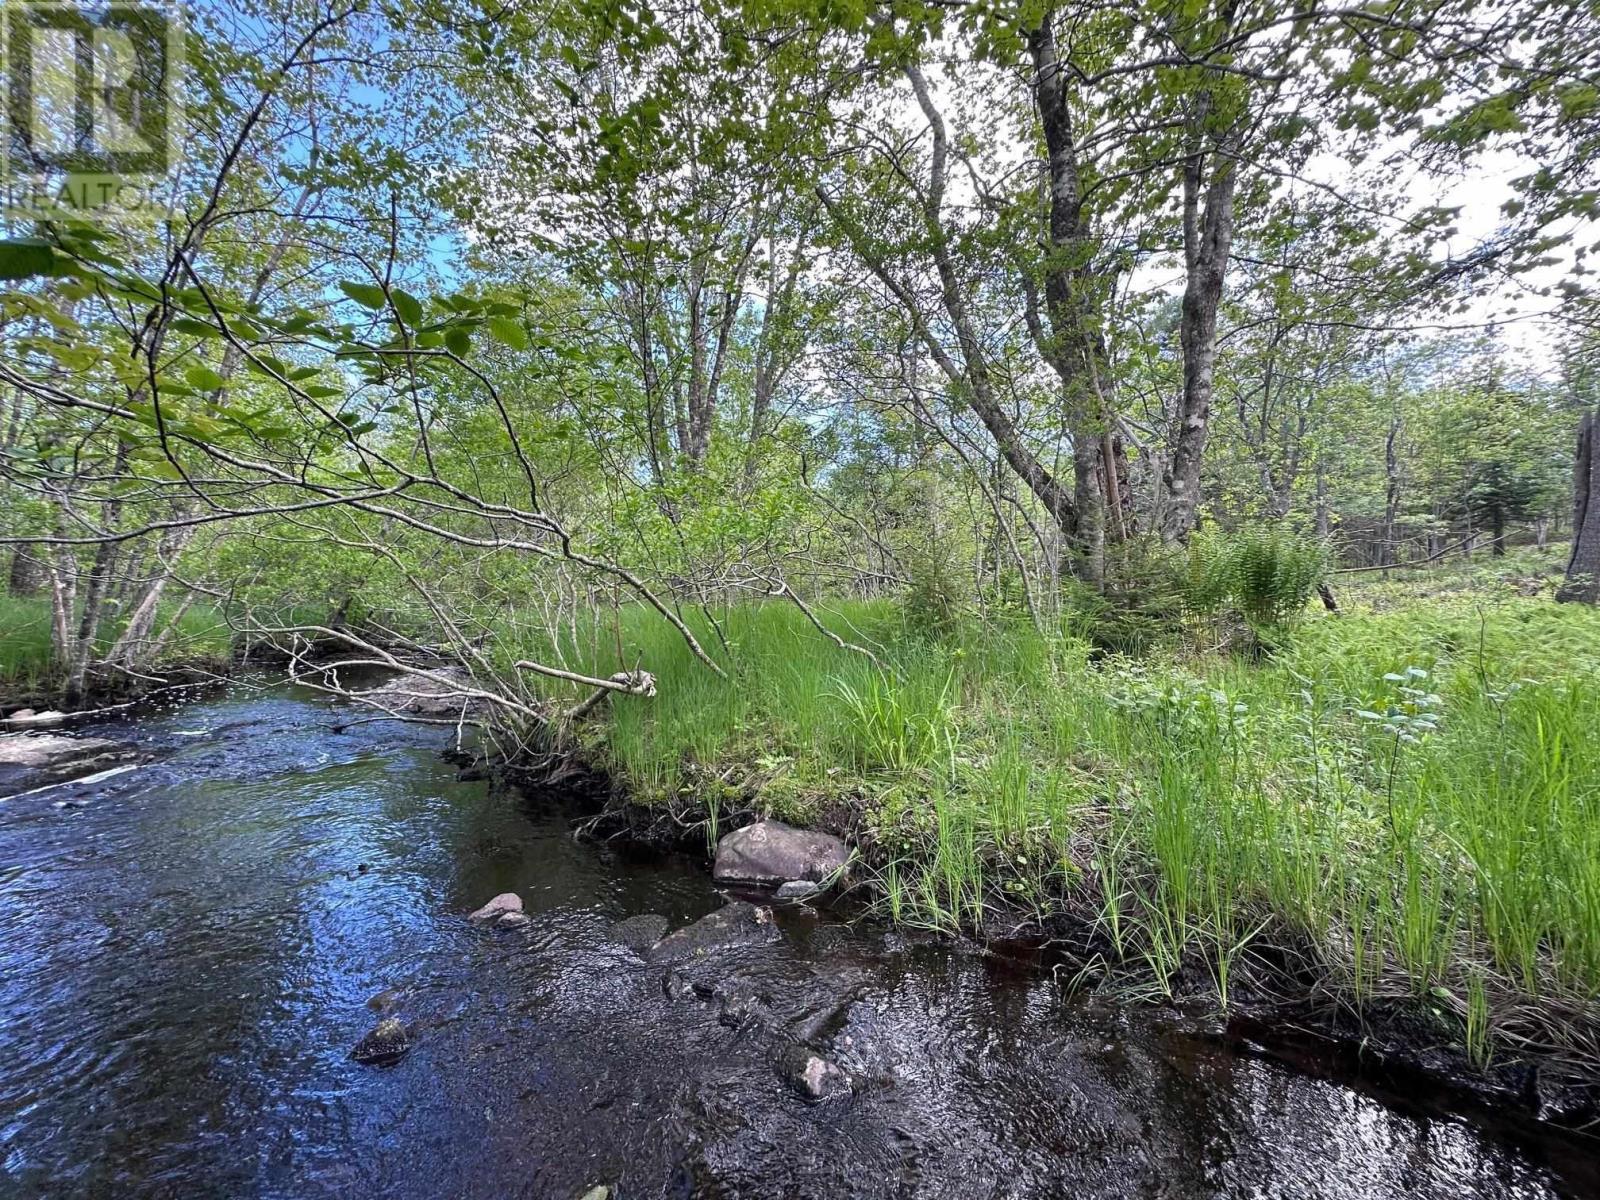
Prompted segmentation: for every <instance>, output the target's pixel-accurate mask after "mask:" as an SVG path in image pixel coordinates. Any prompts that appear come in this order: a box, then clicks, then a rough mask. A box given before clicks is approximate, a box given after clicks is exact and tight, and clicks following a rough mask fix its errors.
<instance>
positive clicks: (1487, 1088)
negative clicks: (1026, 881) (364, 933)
mask: <svg viewBox="0 0 1600 1200" xmlns="http://www.w3.org/2000/svg"><path fill="white" fill-rule="evenodd" d="M570 771H571V774H570V777H571V778H574V779H577V780H581V781H582V784H583V787H584V789H585V792H586V794H587V795H589V796H598V795H607V796H608V797H609V799H608V801H607V803H606V807H605V809H604V810H603V811H602V812H601V813H600V814H599V815H597V816H596V817H594V818H593V819H591V820H590V821H589V822H587V823H586V824H585V825H584V827H583V828H584V832H585V835H586V836H591V837H594V838H596V839H598V840H601V841H604V842H607V843H609V844H613V845H615V844H624V845H632V846H636V847H639V848H643V849H646V850H651V851H661V850H668V851H671V852H674V853H679V854H686V855H689V856H691V857H693V858H695V859H696V860H697V861H700V862H703V863H704V864H705V869H706V870H707V871H709V872H713V873H714V872H715V864H716V861H717V859H718V855H717V853H716V848H715V847H713V846H712V845H711V843H710V838H709V834H710V831H711V830H712V828H713V824H712V815H711V814H710V812H708V811H707V810H705V809H703V808H701V807H698V806H697V805H695V804H694V803H693V801H692V800H688V799H685V800H681V801H679V802H678V803H677V804H675V805H672V806H668V807H665V808H663V807H661V806H651V805H642V804H638V803H636V802H633V801H631V800H629V799H628V798H627V797H626V796H625V795H624V794H621V793H620V792H619V791H618V790H617V789H616V788H615V787H613V786H612V785H610V784H608V783H607V782H606V780H605V779H604V777H603V776H602V775H601V774H600V773H599V772H598V770H597V769H596V768H595V767H594V766H593V765H592V764H582V765H581V766H574V767H572V768H571V769H570ZM512 774H513V775H515V771H514V770H513V772H512ZM763 819H764V814H762V813H761V812H760V811H759V810H758V809H756V808H754V807H746V808H742V809H734V810H733V811H729V809H728V808H727V807H725V806H724V807H721V808H720V809H719V811H718V813H717V814H716V821H715V826H714V828H715V829H716V831H717V834H718V837H719V841H721V842H722V843H723V844H725V843H726V841H727V839H728V837H729V835H730V834H731V833H733V832H734V831H737V830H740V829H743V828H746V827H749V826H750V825H752V824H754V823H757V822H760V821H762V820H763ZM818 825H819V829H820V831H821V832H822V833H824V834H828V835H832V836H836V837H839V838H841V839H844V840H845V841H846V842H847V843H849V844H850V846H851V847H852V850H853V852H854V859H853V862H852V866H851V869H850V872H849V873H848V875H847V876H846V877H844V878H842V879H840V880H839V881H838V882H837V885H836V886H832V887H830V888H829V889H828V891H827V893H826V894H824V895H817V896H813V897H810V898H809V899H808V901H807V902H808V903H810V904H815V905H819V906H822V907H824V908H826V909H827V910H828V911H830V912H832V913H835V914H837V915H839V916H840V917H843V918H845V919H852V920H856V919H866V920H871V921H880V922H886V921H887V913H886V889H885V886H884V871H885V869H886V867H887V864H888V862H889V861H890V860H891V857H892V856H891V855H889V854H888V853H887V852H886V851H885V850H884V848H882V847H881V846H878V845H877V844H875V842H874V840H873V838H872V836H871V833H870V822H869V821H868V820H867V817H866V812H865V810H864V809H863V808H861V807H858V806H850V805H836V806H835V807H834V808H833V809H832V810H831V811H829V812H828V813H827V814H826V815H825V816H824V818H823V820H822V821H820V822H819V823H818ZM769 882H770V883H772V884H775V882H776V881H775V880H774V881H769ZM734 886H735V888H736V889H737V890H738V894H740V895H746V896H753V897H755V898H758V899H761V898H771V897H772V896H773V895H774V888H773V887H771V886H768V887H763V886H761V885H760V884H752V883H751V882H749V881H735V882H734ZM1055 903H1056V904H1057V905H1058V909H1057V911H1056V912H1055V913H1054V914H1053V915H1052V916H1051V917H1050V918H1048V919H1047V920H1045V921H1043V922H1041V921H1039V920H1038V918H1037V916H1036V913H1035V912H1033V911H1030V910H1024V909H1017V908H1011V907H1007V906H1005V905H1004V904H1003V903H997V904H994V905H992V906H991V907H989V908H988V909H986V911H985V916H984V923H983V925H982V927H975V926H967V927H965V928H963V929H962V930H961V931H959V932H949V933H946V934H942V935H938V934H936V935H934V936H942V937H945V938H946V940H948V941H950V942H951V944H952V945H966V946H970V947H971V948H972V949H973V952H976V953H981V954H984V955H987V956H992V957H996V958H999V959H1003V960H1005V961H1007V962H1009V963H1011V964H1013V965H1014V966H1016V967H1017V968H1018V969H1025V970H1032V971H1036V972H1038V973H1040V974H1041V975H1046V976H1049V977H1050V978H1053V979H1067V980H1072V981H1073V984H1074V987H1076V988H1077V989H1078V990H1080V991H1081V992H1083V993H1084V994H1086V995H1089V994H1095V995H1099V996H1100V997H1101V998H1103V999H1104V1000H1106V1001H1107V1002H1110V1003H1117V1004H1130V1005H1134V1006H1137V1007H1141V1008H1144V1009H1146V1010H1148V1011H1149V1012H1150V1013H1151V1015H1152V1017H1153V1018H1154V1019H1157V1020H1162V1021H1167V1022H1170V1023H1171V1024H1172V1026H1173V1027H1174V1028H1182V1029H1184V1030H1185V1031H1186V1032H1187V1033H1188V1034H1189V1035H1191V1036H1195V1037H1201V1038H1207V1039H1211V1040H1213V1041H1215V1042H1216V1043H1217V1044H1218V1045H1221V1046H1227V1047H1230V1048H1232V1049H1234V1050H1236V1051H1241V1052H1248V1053H1255V1054H1261V1055H1264V1056H1268V1057H1275V1058H1281V1059H1282V1061H1284V1062H1288V1063H1293V1064H1295V1065H1297V1066H1299V1067H1300V1068H1302V1069H1311V1070H1318V1071H1323V1072H1328V1073H1331V1074H1335V1075H1341V1074H1347V1073H1355V1074H1358V1075H1363V1076H1370V1078H1371V1079H1372V1080H1373V1081H1374V1082H1375V1083H1378V1084H1381V1085H1383V1086H1393V1087H1396V1088H1404V1089H1409V1090H1413V1091H1417V1092H1419V1093H1426V1094H1430V1095H1434V1096H1446V1097H1452V1098H1453V1101H1451V1102H1453V1103H1457V1104H1461V1105H1468V1106H1473V1107H1476V1108H1479V1109H1482V1110H1484V1111H1489V1112H1494V1113H1497V1114H1500V1115H1502V1116H1504V1117H1505V1118H1507V1119H1509V1120H1512V1121H1515V1122H1521V1123H1526V1124H1538V1125H1543V1124H1548V1125H1551V1126H1554V1127H1556V1128H1560V1129H1564V1130H1568V1131H1571V1132H1578V1133H1588V1132H1595V1131H1600V1072H1597V1071H1596V1070H1595V1069H1594V1065H1593V1064H1592V1063H1591V1062H1589V1061H1587V1060H1585V1059H1583V1058H1581V1057H1577V1056H1573V1055H1564V1054H1560V1053H1555V1052H1549V1051H1546V1050H1542V1049H1539V1048H1533V1049H1529V1048H1526V1047H1524V1048H1511V1047H1506V1046H1499V1047H1496V1048H1495V1050H1494V1053H1493V1054H1492V1056H1491V1058H1490V1060H1489V1061H1488V1062H1487V1063H1482V1062H1475V1061H1474V1060H1473V1058H1472V1056H1471V1055H1470V1054H1469V1052H1468V1050H1467V1048H1466V1046H1465V1044H1464V1042H1463V1040H1462V1031H1461V1027H1460V1024H1459V1022H1457V1021H1453V1020H1452V1019H1451V1018H1450V1017H1448V1016H1447V1015H1445V1013H1444V1012H1443V1011H1441V1006H1439V1005H1438V1003H1437V1002H1436V1001H1430V999H1429V998H1427V997H1421V998H1419V997H1411V996H1404V995H1399V996H1385V997H1379V998H1376V999H1373V1000H1369V1001H1368V1002H1367V1003H1365V1004H1363V1005H1362V1006H1360V1008H1359V1009H1358V1008H1356V1007H1354V1006H1352V1005H1351V1004H1350V1003H1349V1002H1348V1000H1346V999H1344V998H1341V997H1340V996H1338V995H1336V994H1331V993H1330V991H1329V989H1328V986H1327V981H1326V980H1325V979H1324V978H1322V977H1321V976H1319V975H1318V974H1317V973H1316V972H1315V971H1313V970H1309V969H1308V968H1307V966H1306V964H1307V963H1308V962H1310V961H1312V956H1311V955H1309V954H1307V953H1303V952H1302V951H1301V949H1300V948H1297V947H1293V946H1277V945H1272V944H1270V943H1267V942H1265V941H1263V942H1262V943H1260V944H1258V945H1256V946H1254V947H1252V948H1251V949H1249V950H1248V951H1246V952H1245V953H1243V954H1241V955H1240V956H1239V957H1238V959H1237V961H1236V962H1235V963H1234V964H1233V965H1232V968H1231V972H1232V973H1231V976H1230V980H1229V1002H1228V1004H1227V1006H1226V1007H1224V1006H1223V1005H1222V1004H1221V1003H1220V1002H1219V1000H1218V995H1217V990H1216V984H1215V975H1214V971H1213V968H1212V967H1211V966H1210V965H1209V964H1208V963H1206V962H1205V961H1204V960H1203V959H1201V958H1200V957H1199V956H1198V955H1192V954H1191V955H1189V956H1187V957H1186V959H1185V960H1184V962H1183V964H1182V966H1181V968H1180V969H1179V970H1178V971H1176V972H1175V973H1174V974H1173V975H1172V976H1171V977H1169V978H1168V979H1167V980H1166V981H1165V982H1164V983H1162V982H1161V981H1159V980H1158V979H1157V977H1156V976H1155V974H1154V973H1153V972H1152V971H1151V969H1150V967H1149V964H1147V963H1145V962H1142V961H1140V960H1129V959H1125V958H1124V959H1119V958H1118V956H1117V953H1116V948H1115V945H1114V944H1113V942H1112V940H1111V939H1110V937H1109V936H1108V935H1107V933H1106V930H1105V927H1104V923H1103V921H1102V920H1101V919H1100V910H1099V907H1098V903H1097V902H1092V901H1078V902H1075V901H1074V900H1073V898H1072V897H1057V898H1055ZM1594 1037H1595V1040H1596V1041H1597V1042H1600V1031H1595V1032H1594Z"/></svg>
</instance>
